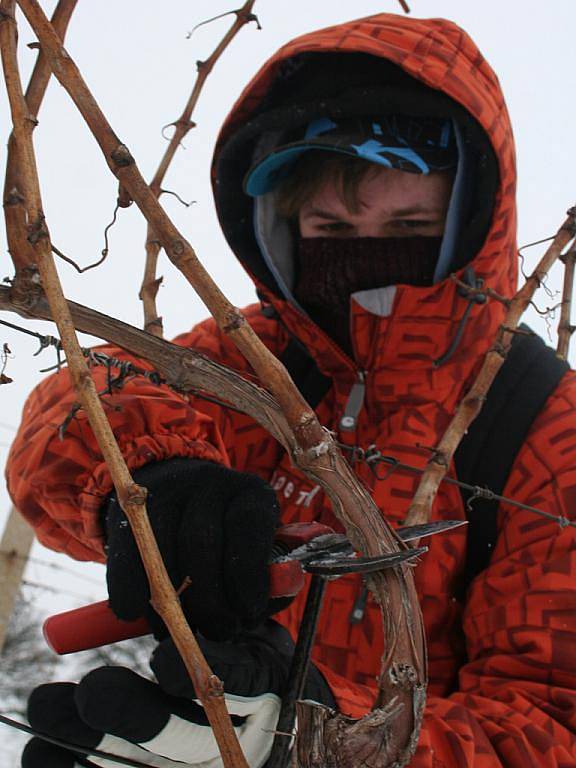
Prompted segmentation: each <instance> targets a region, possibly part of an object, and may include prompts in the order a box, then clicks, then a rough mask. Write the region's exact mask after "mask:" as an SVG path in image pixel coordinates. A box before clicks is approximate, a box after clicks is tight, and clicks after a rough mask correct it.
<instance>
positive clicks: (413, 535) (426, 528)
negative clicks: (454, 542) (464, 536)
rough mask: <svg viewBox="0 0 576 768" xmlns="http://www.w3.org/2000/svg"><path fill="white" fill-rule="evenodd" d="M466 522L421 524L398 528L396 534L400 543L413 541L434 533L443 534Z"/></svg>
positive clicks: (466, 522)
mask: <svg viewBox="0 0 576 768" xmlns="http://www.w3.org/2000/svg"><path fill="white" fill-rule="evenodd" d="M467 524H468V520H435V521H434V522H433V523H423V524H422V525H405V526H404V527H403V528H398V529H397V530H396V533H397V534H398V536H399V537H400V538H401V539H402V541H413V540H414V539H422V538H424V536H433V535H434V534H435V533H444V531H451V530H452V529H453V528H460V526H461V525H467Z"/></svg>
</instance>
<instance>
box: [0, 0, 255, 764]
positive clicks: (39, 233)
mask: <svg viewBox="0 0 576 768" xmlns="http://www.w3.org/2000/svg"><path fill="white" fill-rule="evenodd" d="M14 9H15V0H2V4H1V6H0V44H1V48H2V65H3V69H4V77H5V80H6V86H7V90H8V98H9V102H10V109H11V113H12V120H13V125H14V130H13V133H14V142H15V146H16V148H17V157H18V163H19V173H20V179H21V183H22V189H23V192H24V199H25V201H26V217H27V227H26V230H25V231H26V232H27V239H28V241H29V243H30V244H31V246H32V249H33V253H34V257H35V262H36V264H37V269H38V274H39V277H40V280H41V285H42V288H43V290H44V292H45V294H46V298H47V301H48V304H49V306H50V312H51V314H52V316H53V318H54V321H55V322H56V325H57V327H58V331H59V334H60V338H61V341H62V346H63V348H64V351H65V353H66V359H67V362H68V368H69V372H70V376H71V379H72V382H73V384H74V388H75V390H76V393H77V395H78V399H79V401H80V403H81V405H82V408H83V409H84V411H85V412H86V414H87V416H88V419H89V422H90V426H91V428H92V431H93V432H94V435H95V437H96V439H97V441H98V445H99V447H100V450H101V451H102V455H103V457H104V459H105V461H106V464H107V466H108V469H109V471H110V474H111V476H112V480H113V482H114V487H115V489H116V493H117V494H118V499H119V502H120V505H121V507H122V509H123V511H124V513H125V514H126V517H127V518H128V520H129V521H130V525H131V527H132V531H133V533H134V538H135V540H136V543H137V545H138V549H139V551H140V554H141V556H142V560H143V564H144V567H145V569H146V573H147V575H148V579H149V582H150V590H151V595H152V599H151V603H152V605H153V607H154V608H155V610H156V611H157V613H158V614H159V615H160V616H161V617H162V619H163V620H164V622H165V623H166V625H167V626H168V627H169V629H170V633H171V635H172V637H173V639H174V642H175V643H176V646H177V648H178V650H179V652H180V655H181V656H182V659H183V661H184V663H185V665H186V668H187V670H188V673H189V674H190V676H191V678H192V680H193V683H194V687H195V690H196V692H197V694H198V697H199V699H200V700H201V702H202V704H203V706H204V709H205V711H206V714H207V716H208V718H209V721H210V723H211V725H212V727H213V729H214V735H215V737H216V740H217V742H218V746H219V747H220V751H221V754H222V758H223V760H224V765H225V766H226V767H227V768H232V766H234V768H237V766H239V767H240V768H248V765H247V763H246V761H245V759H244V756H243V754H242V751H241V749H240V746H239V744H238V740H237V738H236V734H235V732H234V730H233V728H232V724H231V721H230V718H229V715H228V712H227V710H226V705H225V703H224V698H223V695H222V694H223V686H222V684H221V683H220V681H219V680H218V679H217V678H216V677H215V676H214V675H213V674H212V671H211V670H210V668H209V666H208V664H207V663H206V661H205V659H204V657H203V656H202V653H201V652H200V649H199V647H198V644H197V642H196V639H195V637H194V635H193V634H192V631H191V629H190V627H189V626H188V624H187V622H186V619H185V618H184V615H183V613H182V609H181V607H180V603H179V601H178V597H177V595H176V593H175V591H174V588H173V587H172V584H171V583H170V579H169V577H168V574H167V572H166V569H165V567H164V563H163V561H162V557H161V555H160V551H159V549H158V546H157V544H156V540H155V538H154V534H153V532H152V528H151V526H150V522H149V520H148V516H147V514H146V506H145V499H146V489H145V488H142V487H140V486H138V485H136V484H135V483H134V482H133V480H132V478H131V476H130V473H129V471H128V468H127V466H126V463H125V461H124V458H123V456H122V453H121V451H120V449H119V448H118V445H117V443H116V440H115V438H114V434H113V432H112V429H111V427H110V424H109V422H108V420H107V419H106V416H105V413H104V410H103V407H102V403H101V402H100V399H99V397H98V393H97V392H96V388H95V385H94V381H93V380H92V377H91V375H90V371H89V369H88V366H87V364H86V361H85V359H84V356H83V354H82V349H81V347H80V345H79V343H78V339H77V337H76V332H75V329H74V324H73V321H72V318H71V316H70V311H69V309H68V305H67V302H66V299H65V297H64V294H63V292H62V287H61V285H60V280H59V278H58V274H57V271H56V267H55V264H54V260H53V257H52V247H51V244H50V235H49V232H48V228H47V226H46V222H45V217H44V213H43V209H42V199H41V194H40V184H39V179H38V173H37V169H36V160H35V156H34V148H33V145H32V130H33V128H34V124H33V121H31V120H30V119H29V111H28V105H27V103H26V100H25V97H24V93H23V90H22V85H21V81H20V73H19V69H18V60H17V55H16V40H17V31H16V22H15V18H14ZM46 23H47V24H49V22H48V20H47V19H46ZM52 33H53V35H54V37H55V38H56V39H57V40H58V42H59V38H58V36H57V34H56V33H55V32H54V31H53V30H52ZM59 44H60V42H59Z"/></svg>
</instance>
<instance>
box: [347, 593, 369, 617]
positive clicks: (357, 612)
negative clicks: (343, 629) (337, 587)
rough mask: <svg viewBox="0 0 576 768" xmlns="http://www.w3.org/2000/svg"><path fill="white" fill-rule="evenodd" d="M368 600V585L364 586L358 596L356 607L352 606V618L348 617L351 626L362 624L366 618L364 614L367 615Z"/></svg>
mask: <svg viewBox="0 0 576 768" xmlns="http://www.w3.org/2000/svg"><path fill="white" fill-rule="evenodd" d="M367 600H368V587H367V586H366V584H362V586H361V587H360V592H359V593H358V596H357V598H356V600H355V601H354V605H353V606H352V610H351V611H350V616H349V617H348V621H349V622H350V624H360V622H361V621H362V619H363V618H364V614H365V613H366V601H367Z"/></svg>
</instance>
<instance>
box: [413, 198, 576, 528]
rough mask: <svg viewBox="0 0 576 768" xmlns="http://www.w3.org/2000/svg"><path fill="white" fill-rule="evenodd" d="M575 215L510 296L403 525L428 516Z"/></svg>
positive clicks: (571, 232)
mask: <svg viewBox="0 0 576 768" xmlns="http://www.w3.org/2000/svg"><path fill="white" fill-rule="evenodd" d="M575 216H576V210H575V209H571V210H570V211H569V212H568V218H567V219H566V221H565V222H564V224H563V225H562V226H561V227H560V229H559V230H558V232H557V234H556V236H555V237H554V239H553V241H552V243H551V245H550V246H549V248H548V250H547V251H546V253H545V254H544V256H543V257H542V259H541V260H540V263H539V264H538V265H537V267H536V269H535V270H534V271H533V273H532V274H531V275H530V277H529V278H528V279H527V280H526V282H525V284H524V285H523V286H522V288H521V289H520V290H519V291H518V293H517V294H516V295H515V296H514V297H513V298H512V299H511V301H510V304H509V307H508V312H507V314H506V318H505V320H504V322H503V324H502V325H501V326H500V328H499V330H498V334H497V337H496V341H495V343H494V344H493V345H492V347H491V348H490V349H489V351H488V352H487V354H486V357H485V358H484V363H483V365H482V367H481V369H480V372H479V374H478V377H477V378H476V381H475V382H474V384H473V385H472V387H471V388H470V390H469V391H468V392H467V393H466V395H465V396H464V398H463V399H462V401H461V402H460V405H459V406H458V408H457V410H456V413H455V415H454V417H453V419H452V421H451V422H450V424H449V425H448V428H447V429H446V432H445V433H444V435H443V436H442V438H441V440H440V442H439V443H438V446H437V447H436V449H435V450H434V454H433V456H432V457H431V458H430V459H429V461H428V465H427V467H426V471H425V472H424V474H423V475H422V479H421V481H420V484H419V486H418V488H417V490H416V493H415V495H414V498H413V500H412V503H411V505H410V508H409V510H408V514H407V515H406V520H405V525H417V524H419V523H424V522H427V521H428V520H429V519H430V513H431V510H432V504H433V502H434V498H435V496H436V493H437V491H438V487H439V485H440V482H441V481H442V478H443V477H444V475H445V474H446V472H447V471H448V468H449V467H450V463H451V461H452V458H453V456H454V453H455V451H456V448H457V447H458V445H459V444H460V441H461V439H462V437H463V436H464V434H465V432H466V430H467V429H468V427H469V426H470V424H471V423H472V421H473V420H474V419H475V418H476V416H477V415H478V414H479V412H480V410H481V408H482V405H483V404H484V401H485V399H486V395H487V393H488V390H489V388H490V385H491V384H492V382H493V381H494V379H495V377H496V374H497V373H498V371H499V369H500V367H501V365H502V364H503V362H504V360H505V359H506V355H507V354H508V350H509V349H510V345H511V343H512V337H513V334H514V330H515V329H516V327H517V325H518V323H519V321H520V317H521V316H522V314H523V313H524V311H525V310H526V307H527V306H528V305H529V304H530V302H531V301H532V297H533V295H534V293H535V292H536V290H537V289H538V288H539V287H540V285H542V282H543V280H544V279H545V277H546V275H547V274H548V271H549V270H550V268H551V267H552V265H553V264H554V262H555V261H556V260H557V259H558V258H560V254H561V253H562V251H563V250H564V248H565V247H566V246H567V245H568V243H569V242H570V241H571V240H572V239H573V237H574V235H575V230H574V225H575Z"/></svg>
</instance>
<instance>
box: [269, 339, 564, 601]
mask: <svg viewBox="0 0 576 768" xmlns="http://www.w3.org/2000/svg"><path fill="white" fill-rule="evenodd" d="M521 330H523V331H525V333H524V334H516V335H515V336H514V339H513V344H512V347H511V349H510V351H509V353H508V356H507V357H506V360H505V362H504V364H503V365H502V367H501V368H500V370H499V372H498V375H497V376H496V378H495V380H494V383H493V384H492V386H491V387H490V391H489V393H488V396H487V398H486V402H485V403H484V406H483V408H482V410H481V411H480V414H479V415H478V417H477V418H476V419H475V420H474V421H473V422H472V424H471V426H470V429H469V430H468V433H467V434H466V435H465V437H464V439H463V440H462V442H461V443H460V445H459V446H458V450H457V451H456V455H455V457H454V461H455V465H456V474H457V476H458V479H459V480H462V481H463V482H466V483H470V484H471V485H474V486H477V487H479V488H489V489H490V490H491V491H493V492H494V493H496V494H502V491H503V490H504V487H505V485H506V481H507V480H508V476H509V474H510V471H511V470H512V465H513V464H514V460H515V459H516V455H517V454H518V452H519V450H520V448H521V447H522V444H523V443H524V441H525V439H526V436H527V435H528V432H529V430H530V427H531V425H532V422H533V421H534V419H535V418H536V416H537V415H538V414H539V413H540V411H541V410H542V408H543V407H544V404H545V402H546V400H547V399H548V398H549V397H550V395H551V394H552V392H554V390H555V389H556V387H557V386H558V383H559V381H560V379H561V378H562V376H563V375H564V374H565V373H566V371H567V370H569V366H568V364H567V363H566V362H564V361H563V360H560V359H559V358H558V357H557V356H556V353H555V352H554V350H553V349H550V348H549V347H547V346H546V345H545V344H544V342H543V341H542V339H541V338H540V337H538V336H536V335H534V334H533V333H531V331H530V329H529V328H527V326H522V327H521ZM280 359H281V360H282V362H283V363H284V365H285V366H286V368H287V369H288V371H289V373H290V375H291V376H292V379H293V380H294V382H295V384H296V386H297V387H298V389H299V390H300V392H301V393H302V394H303V396H304V397H305V398H306V400H307V402H308V403H309V404H310V405H311V406H312V407H313V408H316V406H317V405H318V404H319V403H320V401H321V400H322V399H323V397H324V396H325V395H326V394H327V392H328V390H329V389H330V386H331V384H332V382H331V379H330V378H328V377H327V376H324V375H323V374H322V373H320V371H319V370H318V367H317V366H316V363H315V361H314V359H313V358H312V356H311V355H310V354H309V352H308V350H307V349H306V348H305V347H304V346H303V345H302V344H301V343H300V342H299V341H297V340H296V339H294V338H292V339H291V341H290V342H289V343H288V346H287V347H286V349H285V351H284V353H283V354H282V355H281V357H280ZM461 493H462V498H463V501H464V504H465V506H466V509H467V517H468V521H469V526H468V538H467V541H468V544H467V552H466V566H465V572H464V576H463V578H462V581H461V585H460V593H461V595H462V596H463V595H464V594H465V592H466V590H467V588H468V586H469V584H470V583H471V581H472V579H473V578H474V577H475V576H476V575H477V574H479V573H480V572H481V571H482V570H484V569H485V568H486V566H487V565H488V563H489V562H490V556H491V554H492V551H493V548H494V544H495V543H496V537H497V533H498V531H497V512H498V502H497V501H489V500H487V499H483V498H478V497H476V498H475V499H474V500H473V501H471V499H472V496H473V494H472V493H471V492H469V491H465V490H463V489H462V491H461ZM469 502H470V503H469Z"/></svg>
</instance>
